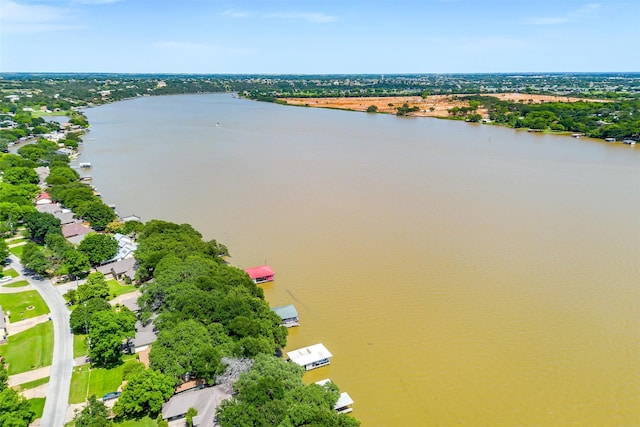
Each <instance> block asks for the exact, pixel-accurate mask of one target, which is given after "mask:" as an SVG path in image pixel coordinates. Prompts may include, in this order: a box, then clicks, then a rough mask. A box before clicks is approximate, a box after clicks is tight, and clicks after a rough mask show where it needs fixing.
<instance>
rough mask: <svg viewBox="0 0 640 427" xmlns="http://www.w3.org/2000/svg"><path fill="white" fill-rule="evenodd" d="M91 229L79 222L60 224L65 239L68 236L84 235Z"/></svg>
mask: <svg viewBox="0 0 640 427" xmlns="http://www.w3.org/2000/svg"><path fill="white" fill-rule="evenodd" d="M92 231H93V230H92V229H91V228H90V227H88V226H86V225H84V224H82V223H80V222H74V223H71V224H66V225H63V226H62V235H63V236H64V238H65V239H69V238H70V237H75V236H84V235H85V234H88V233H91V232H92Z"/></svg>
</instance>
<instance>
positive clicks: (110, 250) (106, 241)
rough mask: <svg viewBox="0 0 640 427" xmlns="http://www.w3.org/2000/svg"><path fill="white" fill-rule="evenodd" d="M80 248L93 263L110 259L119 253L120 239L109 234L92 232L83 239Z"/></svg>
mask: <svg viewBox="0 0 640 427" xmlns="http://www.w3.org/2000/svg"><path fill="white" fill-rule="evenodd" d="M78 250H79V251H80V252H82V253H84V254H85V255H86V256H87V258H88V259H89V262H90V263H91V264H93V265H95V264H100V263H101V262H104V261H107V260H110V259H111V258H113V257H114V256H116V254H117V253H118V241H117V240H116V239H115V238H114V237H113V236H110V235H108V234H98V233H90V234H88V235H87V236H85V237H84V239H82V242H80V245H78Z"/></svg>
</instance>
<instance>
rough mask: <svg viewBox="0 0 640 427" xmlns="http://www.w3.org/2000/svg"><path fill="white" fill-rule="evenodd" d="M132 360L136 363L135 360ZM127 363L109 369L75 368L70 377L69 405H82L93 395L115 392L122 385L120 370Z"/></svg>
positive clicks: (84, 366) (99, 395)
mask: <svg viewBox="0 0 640 427" xmlns="http://www.w3.org/2000/svg"><path fill="white" fill-rule="evenodd" d="M130 360H134V361H136V362H137V360H136V359H135V358H134V359H130ZM126 363H127V362H125V363H123V364H122V365H120V366H116V367H115V368H111V369H103V368H90V367H89V365H83V366H77V367H75V368H74V369H73V374H72V375H71V389H70V393H69V403H82V402H84V401H85V399H86V398H87V397H88V396H91V395H93V394H95V395H96V397H98V398H99V397H102V396H104V395H105V394H107V393H109V392H111V391H116V390H117V389H118V387H120V385H121V384H122V369H123V368H124V365H125V364H126Z"/></svg>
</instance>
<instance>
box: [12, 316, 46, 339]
mask: <svg viewBox="0 0 640 427" xmlns="http://www.w3.org/2000/svg"><path fill="white" fill-rule="evenodd" d="M48 321H49V314H48V313H47V314H42V315H40V316H36V317H32V318H30V319H24V320H20V321H18V322H13V323H9V322H7V332H8V333H9V335H15V334H19V333H20V332H22V331H24V330H27V329H29V328H31V327H32V326H35V325H37V324H39V323H44V322H48Z"/></svg>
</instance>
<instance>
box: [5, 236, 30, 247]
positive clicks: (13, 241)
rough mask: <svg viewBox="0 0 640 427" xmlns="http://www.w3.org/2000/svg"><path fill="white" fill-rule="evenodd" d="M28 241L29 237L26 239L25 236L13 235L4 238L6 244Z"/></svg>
mask: <svg viewBox="0 0 640 427" xmlns="http://www.w3.org/2000/svg"><path fill="white" fill-rule="evenodd" d="M28 241H29V239H27V238H26V237H17V238H16V237H14V238H13V239H6V240H5V241H4V242H5V243H6V244H7V245H15V244H18V243H23V242H28Z"/></svg>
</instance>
